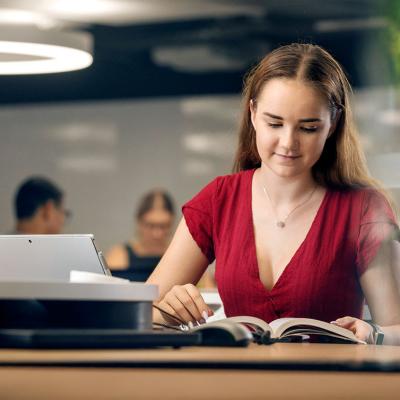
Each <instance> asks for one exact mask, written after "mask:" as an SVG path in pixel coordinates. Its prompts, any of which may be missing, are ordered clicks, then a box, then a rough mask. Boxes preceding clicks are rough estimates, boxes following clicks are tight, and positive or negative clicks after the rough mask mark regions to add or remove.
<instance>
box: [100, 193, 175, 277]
mask: <svg viewBox="0 0 400 400" xmlns="http://www.w3.org/2000/svg"><path fill="white" fill-rule="evenodd" d="M174 220H175V206H174V202H173V200H172V197H171V196H170V195H169V194H168V193H167V192H166V191H164V190H160V189H155V190H152V191H150V192H148V193H146V194H145V195H144V196H143V197H142V199H141V200H140V202H139V205H138V208H137V210H136V212H135V225H136V235H135V237H133V238H131V239H130V240H129V241H127V242H126V243H122V244H117V245H115V246H114V247H112V248H111V249H110V250H109V252H108V253H107V254H106V261H107V263H108V266H109V268H110V269H111V271H112V274H113V275H115V276H119V277H121V278H126V279H130V280H134V281H145V280H146V279H147V278H148V277H149V276H150V274H151V273H152V272H153V270H154V268H155V267H156V265H157V264H158V263H159V261H160V259H161V257H162V255H163V254H164V252H165V250H166V249H167V247H168V245H169V242H170V238H171V232H172V228H173V225H174Z"/></svg>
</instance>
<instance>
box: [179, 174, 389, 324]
mask: <svg viewBox="0 0 400 400" xmlns="http://www.w3.org/2000/svg"><path fill="white" fill-rule="evenodd" d="M254 171H255V170H248V171H242V172H239V173H237V174H233V175H227V176H222V177H218V178H216V179H215V180H213V181H212V182H211V183H209V184H208V185H207V186H206V187H205V188H204V189H203V190H202V191H200V193H198V194H197V195H196V196H195V197H194V198H193V199H192V200H190V201H189V202H188V203H186V204H185V205H184V206H183V208H182V211H183V214H184V217H185V221H186V224H187V226H188V228H189V231H190V233H191V235H192V237H193V239H194V240H195V241H196V243H197V244H198V246H199V248H200V249H201V251H202V252H203V253H204V254H205V255H206V256H207V258H208V260H209V261H210V263H211V262H212V261H213V260H214V259H216V275H215V276H216V281H217V285H218V291H219V293H220V295H221V298H222V301H223V304H224V308H225V313H226V315H227V316H234V315H252V316H255V317H259V318H261V319H263V320H265V321H267V322H270V321H272V320H274V319H277V318H282V317H308V318H316V319H320V320H325V321H333V320H335V319H336V318H339V317H343V316H345V315H351V316H354V317H357V318H360V317H361V316H362V307H363V301H364V297H363V293H362V291H361V287H360V283H359V277H360V275H361V274H362V273H363V272H364V271H365V270H366V269H367V268H368V264H369V263H370V261H371V260H372V259H373V257H374V256H375V255H376V253H377V251H378V248H379V245H380V244H381V242H382V240H384V238H385V237H387V236H388V235H389V234H390V233H391V232H392V230H393V227H395V226H396V220H395V217H394V214H393V212H392V210H391V208H390V206H389V204H388V203H387V201H386V199H385V198H384V196H382V195H381V194H380V193H379V192H377V191H376V190H374V189H358V190H347V191H331V190H328V191H327V192H326V194H325V197H324V199H323V201H322V203H321V205H320V208H319V210H318V212H317V214H316V216H315V219H314V221H313V223H312V225H311V228H310V230H309V231H308V233H307V235H306V237H305V239H304V241H303V242H302V244H301V245H300V247H299V248H298V250H297V251H296V253H295V254H294V256H293V258H292V259H291V261H290V262H289V264H288V265H287V266H286V268H285V269H284V271H283V272H282V274H281V276H280V277H279V279H278V281H277V282H276V283H275V285H274V287H273V288H272V289H271V290H267V289H266V288H265V287H264V285H263V284H262V282H261V280H260V277H259V271H258V263H257V255H256V246H255V237H254V226H253V216H252V201H251V199H252V178H253V174H254ZM265 240H268V238H267V237H266V238H265Z"/></svg>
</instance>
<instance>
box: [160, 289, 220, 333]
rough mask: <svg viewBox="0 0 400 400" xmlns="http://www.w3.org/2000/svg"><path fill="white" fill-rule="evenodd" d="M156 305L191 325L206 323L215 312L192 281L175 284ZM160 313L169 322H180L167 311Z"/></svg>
mask: <svg viewBox="0 0 400 400" xmlns="http://www.w3.org/2000/svg"><path fill="white" fill-rule="evenodd" d="M156 305H157V306H158V307H159V308H160V309H161V310H163V311H166V312H167V313H169V314H171V315H173V316H174V317H176V318H179V319H180V320H181V321H183V322H185V323H186V324H188V325H189V326H190V325H192V324H193V323H196V322H199V323H204V322H205V321H206V319H207V318H208V317H210V316H211V315H213V314H214V313H213V311H212V310H211V309H210V308H209V307H208V306H207V304H206V303H205V302H204V299H203V297H202V296H201V293H200V291H199V289H198V288H197V287H196V286H195V285H192V284H191V283H188V284H186V285H176V286H174V287H173V288H172V289H171V290H170V291H169V292H167V294H166V295H165V296H164V297H163V299H161V300H160V301H159V302H158V303H156ZM160 314H161V316H162V317H163V319H164V320H165V321H166V322H167V323H168V324H174V325H176V324H177V323H178V322H177V321H176V320H174V319H173V318H171V317H168V315H167V314H166V313H162V312H161V313H160Z"/></svg>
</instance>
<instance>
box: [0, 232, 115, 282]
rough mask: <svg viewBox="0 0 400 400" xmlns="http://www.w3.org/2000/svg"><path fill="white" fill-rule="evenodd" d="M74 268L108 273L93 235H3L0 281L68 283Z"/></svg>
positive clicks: (0, 254)
mask: <svg viewBox="0 0 400 400" xmlns="http://www.w3.org/2000/svg"><path fill="white" fill-rule="evenodd" d="M72 270H78V271H87V272H94V273H97V274H108V271H107V267H106V265H105V262H104V259H103V257H102V255H101V252H99V251H98V250H97V249H96V245H95V242H94V237H93V235H91V234H86V235H84V234H82V235H0V281H25V282H27V281H32V280H33V281H49V280H52V281H59V280H60V281H64V282H65V281H69V274H70V271H72Z"/></svg>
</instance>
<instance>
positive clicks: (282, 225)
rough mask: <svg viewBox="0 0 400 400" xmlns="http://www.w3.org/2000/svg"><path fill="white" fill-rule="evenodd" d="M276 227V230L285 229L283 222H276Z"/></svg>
mask: <svg viewBox="0 0 400 400" xmlns="http://www.w3.org/2000/svg"><path fill="white" fill-rule="evenodd" d="M276 226H277V227H278V228H284V227H285V223H284V222H283V221H276Z"/></svg>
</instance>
